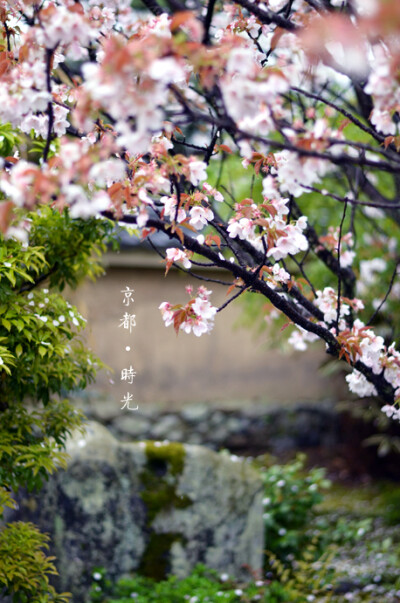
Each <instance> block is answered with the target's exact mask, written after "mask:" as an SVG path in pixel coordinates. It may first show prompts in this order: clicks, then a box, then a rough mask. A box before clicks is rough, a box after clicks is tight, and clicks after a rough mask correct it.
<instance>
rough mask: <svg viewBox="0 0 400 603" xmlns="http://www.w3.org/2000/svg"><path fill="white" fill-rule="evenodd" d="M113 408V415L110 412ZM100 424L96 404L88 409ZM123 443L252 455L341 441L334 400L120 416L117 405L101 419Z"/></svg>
mask: <svg viewBox="0 0 400 603" xmlns="http://www.w3.org/2000/svg"><path fill="white" fill-rule="evenodd" d="M112 409H114V416H113V417H111V415H110V414H109V413H110V412H111V410H112ZM85 411H86V414H87V416H88V417H89V418H91V419H94V420H97V419H99V417H100V413H99V412H98V411H97V406H96V405H95V404H94V405H93V410H91V409H90V407H87V408H86V409H85ZM99 420H101V422H102V423H103V424H106V426H107V427H108V428H109V429H110V430H111V431H112V433H113V434H115V436H116V437H117V438H119V439H121V440H125V441H132V439H137V440H154V439H159V440H164V439H168V440H170V441H178V442H188V443H191V444H192V443H193V444H202V445H205V446H208V447H210V448H213V449H219V448H227V449H229V450H232V451H233V452H241V453H249V452H250V453H251V454H253V455H258V454H263V453H265V452H269V453H272V454H277V455H280V454H281V453H282V452H285V451H287V450H291V449H293V450H296V449H298V448H311V447H315V446H323V447H333V446H335V445H336V444H337V442H338V422H339V421H338V414H337V412H336V411H335V409H334V404H333V402H331V401H329V400H327V401H323V402H321V403H320V404H319V405H318V407H317V406H315V405H314V406H313V405H306V404H299V405H297V406H293V407H291V408H290V409H288V408H286V407H275V408H273V407H271V406H268V407H264V408H262V407H261V408H260V405H258V406H255V405H251V404H248V405H246V404H245V403H243V404H242V405H241V406H240V408H220V409H218V410H216V409H215V407H211V406H207V405H206V404H192V405H188V406H187V407H185V408H182V409H177V410H175V411H172V410H171V411H168V412H166V411H165V410H157V409H156V408H150V407H144V408H143V409H142V408H141V409H140V410H139V411H138V412H137V413H136V412H135V413H122V414H121V410H120V408H119V406H118V405H115V404H113V405H111V404H110V405H107V412H106V418H105V419H99Z"/></svg>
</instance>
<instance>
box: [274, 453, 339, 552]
mask: <svg viewBox="0 0 400 603" xmlns="http://www.w3.org/2000/svg"><path fill="white" fill-rule="evenodd" d="M305 459H306V457H305V455H304V454H298V455H297V457H296V459H295V460H294V461H292V462H289V463H287V464H286V465H272V466H270V467H268V468H267V469H263V470H262V478H263V481H264V485H265V497H264V500H263V504H264V515H263V518H264V526H265V547H266V549H267V550H268V551H269V552H271V553H273V554H274V555H276V557H277V558H278V559H281V560H285V559H290V558H291V557H292V556H293V557H295V558H298V557H299V556H300V553H301V551H302V550H304V546H305V545H306V543H309V542H310V538H309V536H308V535H307V532H306V527H307V524H308V523H309V521H310V519H311V518H312V517H313V515H314V514H315V507H316V505H318V504H319V503H320V502H321V501H322V499H323V494H322V493H323V491H324V490H325V489H326V488H328V487H329V486H330V482H329V481H328V480H327V479H325V470H324V469H312V470H311V471H309V472H308V473H306V472H305V471H304V465H305Z"/></svg>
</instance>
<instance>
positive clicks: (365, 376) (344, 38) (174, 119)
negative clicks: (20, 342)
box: [0, 0, 400, 417]
mask: <svg viewBox="0 0 400 603" xmlns="http://www.w3.org/2000/svg"><path fill="white" fill-rule="evenodd" d="M143 1H144V5H143V6H140V5H139V4H137V5H135V7H132V6H131V4H130V2H129V1H128V0H123V1H121V0H118V1H117V0H104V1H103V2H101V1H100V2H97V1H96V2H94V1H92V0H87V1H86V0H82V1H81V2H75V1H73V0H57V1H56V0H54V1H53V0H44V2H42V3H36V2H32V1H29V0H10V1H7V0H1V1H0V19H1V22H2V42H1V53H0V73H1V81H0V121H1V123H2V126H1V128H2V131H1V136H0V140H1V145H2V146H3V155H6V156H5V159H4V161H3V162H2V173H1V177H0V190H1V194H2V198H3V200H2V201H1V203H0V228H1V230H2V232H3V234H4V236H5V237H11V238H12V237H17V238H19V239H20V240H22V241H23V242H24V243H25V244H29V237H30V234H29V222H27V221H26V220H25V221H24V217H23V213H24V211H32V210H35V209H37V210H38V211H40V208H41V207H42V206H43V205H44V204H45V205H47V206H49V207H51V208H52V210H53V211H54V212H67V213H68V215H69V217H70V218H71V219H72V220H75V219H77V218H84V219H86V218H89V217H90V216H94V215H96V216H99V215H100V216H104V217H105V218H111V219H113V220H115V221H118V222H119V223H120V224H121V223H122V224H127V225H129V226H130V227H133V228H136V229H137V232H138V233H140V235H141V236H143V237H148V238H149V239H150V241H151V238H152V235H153V234H154V233H155V232H157V231H159V232H163V233H165V234H166V235H168V237H169V238H170V239H171V247H170V249H168V250H167V253H166V255H165V261H166V270H167V271H168V270H169V268H170V267H171V266H172V265H173V264H175V265H176V264H178V265H179V266H181V267H182V269H185V270H188V271H190V272H191V273H192V274H196V268H197V267H198V266H199V265H200V264H201V265H202V267H204V265H206V266H209V267H210V268H215V267H219V268H223V269H224V270H225V273H226V277H225V278H222V279H221V281H222V282H224V284H226V286H227V290H228V292H229V293H228V294H229V296H230V297H229V300H231V299H236V298H237V297H240V295H241V294H242V293H244V292H245V291H251V292H252V293H254V294H255V295H258V296H261V297H262V298H264V300H266V301H268V304H266V305H265V308H268V310H266V312H267V315H266V320H275V319H276V317H279V316H280V315H283V316H284V322H285V323H287V322H288V319H289V322H290V323H292V324H293V326H291V328H290V329H286V330H285V333H284V335H283V336H287V335H289V339H288V340H289V342H290V343H291V344H292V345H293V346H294V347H295V348H296V349H299V350H301V349H305V348H306V347H307V344H308V343H309V342H312V341H314V340H317V339H319V340H322V341H324V342H325V344H326V349H327V351H328V353H329V354H331V355H332V356H333V357H336V358H341V359H343V360H345V361H346V362H347V363H348V365H349V368H350V370H349V374H348V376H347V377H346V379H347V381H348V384H349V387H350V390H351V391H353V392H354V393H356V394H358V395H359V396H371V395H378V396H380V398H381V400H382V404H384V406H383V408H384V410H385V412H387V413H388V414H390V415H391V416H394V417H397V416H400V413H399V411H398V410H397V403H398V401H399V400H400V353H399V351H398V350H397V349H396V345H395V343H394V342H395V340H396V337H397V335H398V321H396V313H397V311H398V309H399V307H400V304H399V301H400V283H399V282H398V266H399V254H398V251H397V247H398V242H399V232H398V224H399V219H400V213H399V207H400V206H399V202H398V191H399V186H400V183H399V176H398V173H399V167H400V156H399V148H400V133H399V127H398V122H399V107H400V92H399V79H400V44H399V34H400V7H399V4H398V3H397V2H392V1H391V0H368V1H367V0H265V2H256V1H254V0H235V1H229V2H228V1H227V2H221V1H220V0H205V1H204V2H202V1H201V0H186V1H185V0H162V3H161V1H160V3H159V2H158V0H143ZM13 137H14V138H13ZM16 208H17V209H18V212H17V214H16V213H15V209H16ZM160 253H161V252H160ZM202 274H204V273H202ZM189 293H190V294H191V292H189ZM210 295H211V292H210V291H209V290H208V289H206V288H205V287H200V288H199V291H198V294H197V297H193V296H192V295H191V299H190V301H189V302H188V303H187V304H177V305H171V304H169V303H168V302H163V303H162V304H161V306H160V309H161V312H162V315H163V318H164V320H165V322H166V324H167V325H169V324H170V325H173V326H174V328H175V329H176V330H177V331H180V330H183V331H185V332H187V333H189V332H191V331H192V332H193V333H194V334H195V335H201V334H203V333H207V332H209V331H210V330H211V329H212V326H213V322H214V319H215V317H216V314H217V312H218V311H219V310H220V309H221V308H219V309H217V308H215V307H214V306H213V305H212V303H211V297H210ZM160 301H161V300H160ZM225 305H226V304H224V306H225ZM278 320H279V318H278ZM11 365H12V357H10V356H6V355H4V358H3V365H2V366H3V367H4V370H6V368H7V366H11Z"/></svg>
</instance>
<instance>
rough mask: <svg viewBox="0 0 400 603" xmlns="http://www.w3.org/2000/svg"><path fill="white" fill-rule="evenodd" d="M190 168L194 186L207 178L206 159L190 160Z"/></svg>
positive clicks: (191, 180) (190, 177) (190, 178)
mask: <svg viewBox="0 0 400 603" xmlns="http://www.w3.org/2000/svg"><path fill="white" fill-rule="evenodd" d="M189 170H190V176H189V180H190V182H191V183H192V184H193V186H197V185H198V184H200V182H201V181H202V180H206V179H207V164H206V163H204V161H196V160H192V161H190V163H189Z"/></svg>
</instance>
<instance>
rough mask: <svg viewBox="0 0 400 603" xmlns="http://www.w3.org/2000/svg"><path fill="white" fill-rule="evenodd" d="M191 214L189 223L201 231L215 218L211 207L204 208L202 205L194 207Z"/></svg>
mask: <svg viewBox="0 0 400 603" xmlns="http://www.w3.org/2000/svg"><path fill="white" fill-rule="evenodd" d="M189 214H190V220H189V223H190V224H191V225H192V226H193V227H194V228H196V230H201V229H202V228H204V226H206V225H207V223H208V222H209V221H210V220H212V219H213V218H214V214H213V212H212V210H211V209H210V208H209V207H203V206H202V205H195V206H194V207H192V209H191V210H190V212H189Z"/></svg>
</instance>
